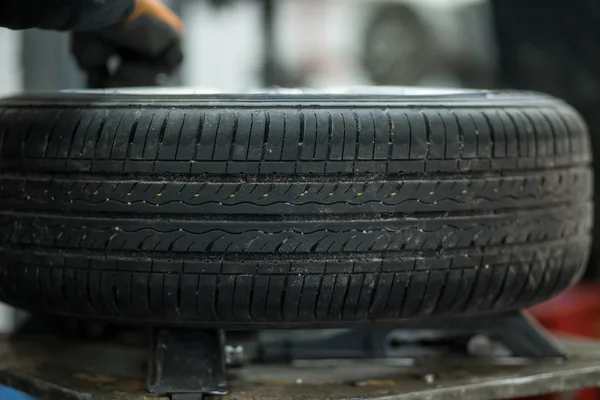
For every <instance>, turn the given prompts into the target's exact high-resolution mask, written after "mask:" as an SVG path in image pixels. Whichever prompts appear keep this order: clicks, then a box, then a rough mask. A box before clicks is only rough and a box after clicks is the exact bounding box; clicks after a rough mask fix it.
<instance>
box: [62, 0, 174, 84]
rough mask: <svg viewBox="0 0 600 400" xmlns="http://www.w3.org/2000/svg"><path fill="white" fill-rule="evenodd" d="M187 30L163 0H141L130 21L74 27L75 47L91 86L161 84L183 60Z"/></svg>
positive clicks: (78, 60)
mask: <svg viewBox="0 0 600 400" xmlns="http://www.w3.org/2000/svg"><path fill="white" fill-rule="evenodd" d="M182 32H183V24H182V22H181V20H180V19H179V18H178V17H177V15H175V13H173V11H171V10H170V9H169V8H168V7H167V6H166V5H164V4H163V3H162V2H161V1H160V0H136V3H135V9H134V11H133V13H132V14H131V15H130V16H129V17H128V18H127V19H126V20H125V21H123V22H121V23H118V24H116V25H113V26H111V27H108V28H105V29H102V30H100V31H93V32H76V33H73V36H72V42H71V51H72V52H73V55H74V56H75V59H76V60H77V63H78V64H79V66H80V67H81V68H82V69H83V71H84V72H85V74H86V77H87V84H88V87H89V88H111V87H123V86H126V87H133V86H159V85H161V84H164V83H166V78H167V77H168V76H169V75H171V74H172V73H173V72H175V71H176V70H177V68H178V67H179V65H180V64H181V61H182V60H183V54H182V50H181V34H182Z"/></svg>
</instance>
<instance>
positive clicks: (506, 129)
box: [0, 89, 592, 327]
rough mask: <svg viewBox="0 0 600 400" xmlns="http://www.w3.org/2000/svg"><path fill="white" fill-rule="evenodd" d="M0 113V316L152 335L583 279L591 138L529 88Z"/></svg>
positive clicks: (335, 319)
mask: <svg viewBox="0 0 600 400" xmlns="http://www.w3.org/2000/svg"><path fill="white" fill-rule="evenodd" d="M419 93H421V92H417V94H414V93H411V92H409V91H407V90H401V89H397V91H394V90H383V91H381V92H375V91H372V92H366V93H364V94H362V95H359V94H340V95H319V94H310V93H300V94H281V93H279V94H278V93H271V94H253V95H244V96H240V97H234V96H226V95H220V96H207V95H205V96H200V95H177V96H175V95H166V94H135V93H129V94H128V93H118V92H116V93H109V94H101V93H93V92H92V93H66V94H60V95H48V96H43V95H37V96H23V97H15V98H9V99H6V100H3V101H0V110H1V114H0V137H1V141H0V144H1V146H2V147H1V148H0V154H1V161H0V163H1V165H2V171H3V172H2V175H1V178H0V210H1V211H0V226H1V229H0V260H1V261H0V299H2V300H3V301H5V302H7V303H10V304H12V305H15V306H18V307H22V308H24V309H27V310H31V311H34V312H43V313H50V314H60V315H64V316H74V317H81V318H95V319H104V320H110V321H115V322H119V321H120V322H138V323H144V324H180V325H206V326H221V327H260V326H294V327H310V326H324V325H331V326H342V325H344V324H351V323H357V322H365V321H387V320H397V319H406V318H415V317H431V316H450V315H469V314H476V313H484V312H499V311H503V310H509V309H515V308H521V307H526V306H528V305H531V304H534V303H537V302H540V301H542V300H545V299H547V298H549V297H551V296H553V295H555V294H556V293H558V292H560V291H561V290H563V289H565V288H566V287H568V286H569V285H571V284H572V283H574V282H576V281H577V280H578V279H579V277H580V276H581V274H582V272H583V269H584V267H585V264H586V260H587V257H588V253H589V247H590V230H591V221H592V203H591V197H592V171H591V169H590V152H589V149H590V146H589V138H588V135H587V130H586V127H585V124H584V123H583V121H582V120H581V118H580V117H579V116H578V114H577V113H576V112H575V111H574V110H573V109H572V108H571V107H569V106H568V105H566V104H565V103H563V102H562V101H560V100H557V99H554V98H551V97H547V96H544V95H538V94H532V93H518V92H506V93H503V92H475V91H456V92H440V93H437V92H435V91H434V92H432V93H430V94H427V93H428V92H424V93H425V94H419Z"/></svg>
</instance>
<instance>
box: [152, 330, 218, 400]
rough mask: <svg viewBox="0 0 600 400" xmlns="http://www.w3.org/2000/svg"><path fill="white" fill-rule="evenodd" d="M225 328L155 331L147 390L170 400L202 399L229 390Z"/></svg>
mask: <svg viewBox="0 0 600 400" xmlns="http://www.w3.org/2000/svg"><path fill="white" fill-rule="evenodd" d="M224 349H225V335H224V334H223V332H222V331H193V330H183V329H159V330H156V331H154V332H153V338H152V352H151V357H150V364H149V368H148V383H147V391H148V393H150V394H154V395H170V396H171V400H201V399H202V397H203V396H204V395H223V394H226V393H227V381H226V379H225V358H224Z"/></svg>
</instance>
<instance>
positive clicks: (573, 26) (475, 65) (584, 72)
mask: <svg viewBox="0 0 600 400" xmlns="http://www.w3.org/2000/svg"><path fill="white" fill-rule="evenodd" d="M166 2H167V3H168V4H169V5H170V6H171V7H172V8H173V9H174V10H175V11H176V12H177V13H178V14H179V15H180V16H181V17H182V18H183V21H184V23H185V26H186V28H185V29H186V31H185V39H184V52H185V61H184V66H183V68H182V70H181V71H180V73H179V74H178V75H177V76H175V77H174V78H173V79H172V80H171V81H169V82H165V83H166V84H168V85H169V86H193V87H202V88H207V89H214V90H219V91H225V92H238V91H247V90H256V89H258V88H261V87H270V86H281V87H323V86H329V87H331V86H346V85H352V86H356V85H421V86H436V87H471V88H491V89H493V88H515V89H528V90H537V91H543V92H547V93H550V94H553V95H555V96H558V97H561V98H564V99H565V100H567V101H568V102H569V103H571V104H572V105H574V106H575V107H576V108H578V109H579V110H580V112H582V113H583V115H584V117H585V118H586V120H587V122H588V124H589V126H590V128H591V131H592V133H593V134H594V133H595V132H596V131H597V129H598V126H599V125H600V117H598V116H597V114H599V113H598V112H596V109H597V108H598V106H600V82H599V77H600V51H599V50H600V40H599V39H600V28H599V27H600V24H599V23H600V2H599V1H597V0H572V1H568V0H528V1H522V0H521V1H520V0H168V1H166ZM82 87H83V79H82V76H81V74H80V72H79V71H78V70H77V67H76V66H75V63H74V62H73V60H72V58H71V55H70V53H69V36H68V34H63V33H55V32H42V31H36V30H31V31H26V32H13V31H8V30H2V29H0V95H2V96H4V95H8V94H14V93H18V92H20V91H24V90H28V91H30V90H38V91H39V90H42V91H48V90H60V89H77V88H82ZM593 136H594V135H593ZM596 142H597V141H596V140H594V138H593V143H594V144H593V146H594V149H596V148H597V147H598V145H597V143H596ZM596 153H597V152H596ZM598 214H600V213H597V215H598ZM597 218H598V217H597ZM596 225H600V224H596ZM595 247H597V244H596V245H595ZM596 254H598V251H597V250H596V249H595V250H594V255H593V259H592V261H591V263H590V268H589V272H588V277H587V282H586V283H584V284H582V285H580V286H578V287H576V288H574V289H572V290H569V291H568V292H567V293H565V294H564V295H562V296H560V297H559V298H558V299H555V300H552V301H551V302H549V303H547V304H543V305H541V306H539V307H537V308H536V309H534V310H533V311H534V313H535V314H536V316H537V317H538V319H540V320H541V321H542V322H543V323H544V324H545V325H546V326H547V327H549V328H550V329H553V330H559V331H566V332H569V333H576V334H581V335H586V336H594V337H599V336H600V286H597V284H596V283H594V281H595V280H596V279H597V277H598V276H599V275H600V274H599V273H598V271H600V269H599V268H597V267H596V264H597V263H596V261H595V260H596V259H597V256H596ZM15 315H16V314H15V312H14V311H12V310H8V309H2V310H0V331H10V330H11V329H12V328H13V327H14V326H15V324H16V323H17V321H18V317H16V316H15ZM577 396H578V397H577ZM0 398H6V397H2V395H1V393H0ZM574 398H579V399H600V395H598V394H597V393H596V392H594V391H588V392H585V393H583V394H578V395H576V397H574Z"/></svg>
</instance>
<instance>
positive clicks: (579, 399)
mask: <svg viewBox="0 0 600 400" xmlns="http://www.w3.org/2000/svg"><path fill="white" fill-rule="evenodd" d="M528 311H529V312H530V313H531V314H532V315H533V316H534V317H535V319H537V320H538V321H539V322H540V323H541V324H542V325H543V326H544V327H545V328H546V329H548V330H549V331H551V332H554V333H566V334H569V335H576V336H583V337H589V338H600V284H595V283H583V284H580V285H577V286H574V287H572V288H569V289H567V290H566V291H565V292H563V293H561V294H560V295H558V296H557V297H555V298H553V299H550V300H548V301H546V302H544V303H541V304H538V305H536V306H534V307H532V308H530V309H529V310H528ZM559 398H560V397H559V395H548V396H540V397H535V399H537V400H557V399H559ZM573 399H575V400H600V389H585V390H582V391H580V392H578V393H577V394H576V395H575V396H574V397H573Z"/></svg>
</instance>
